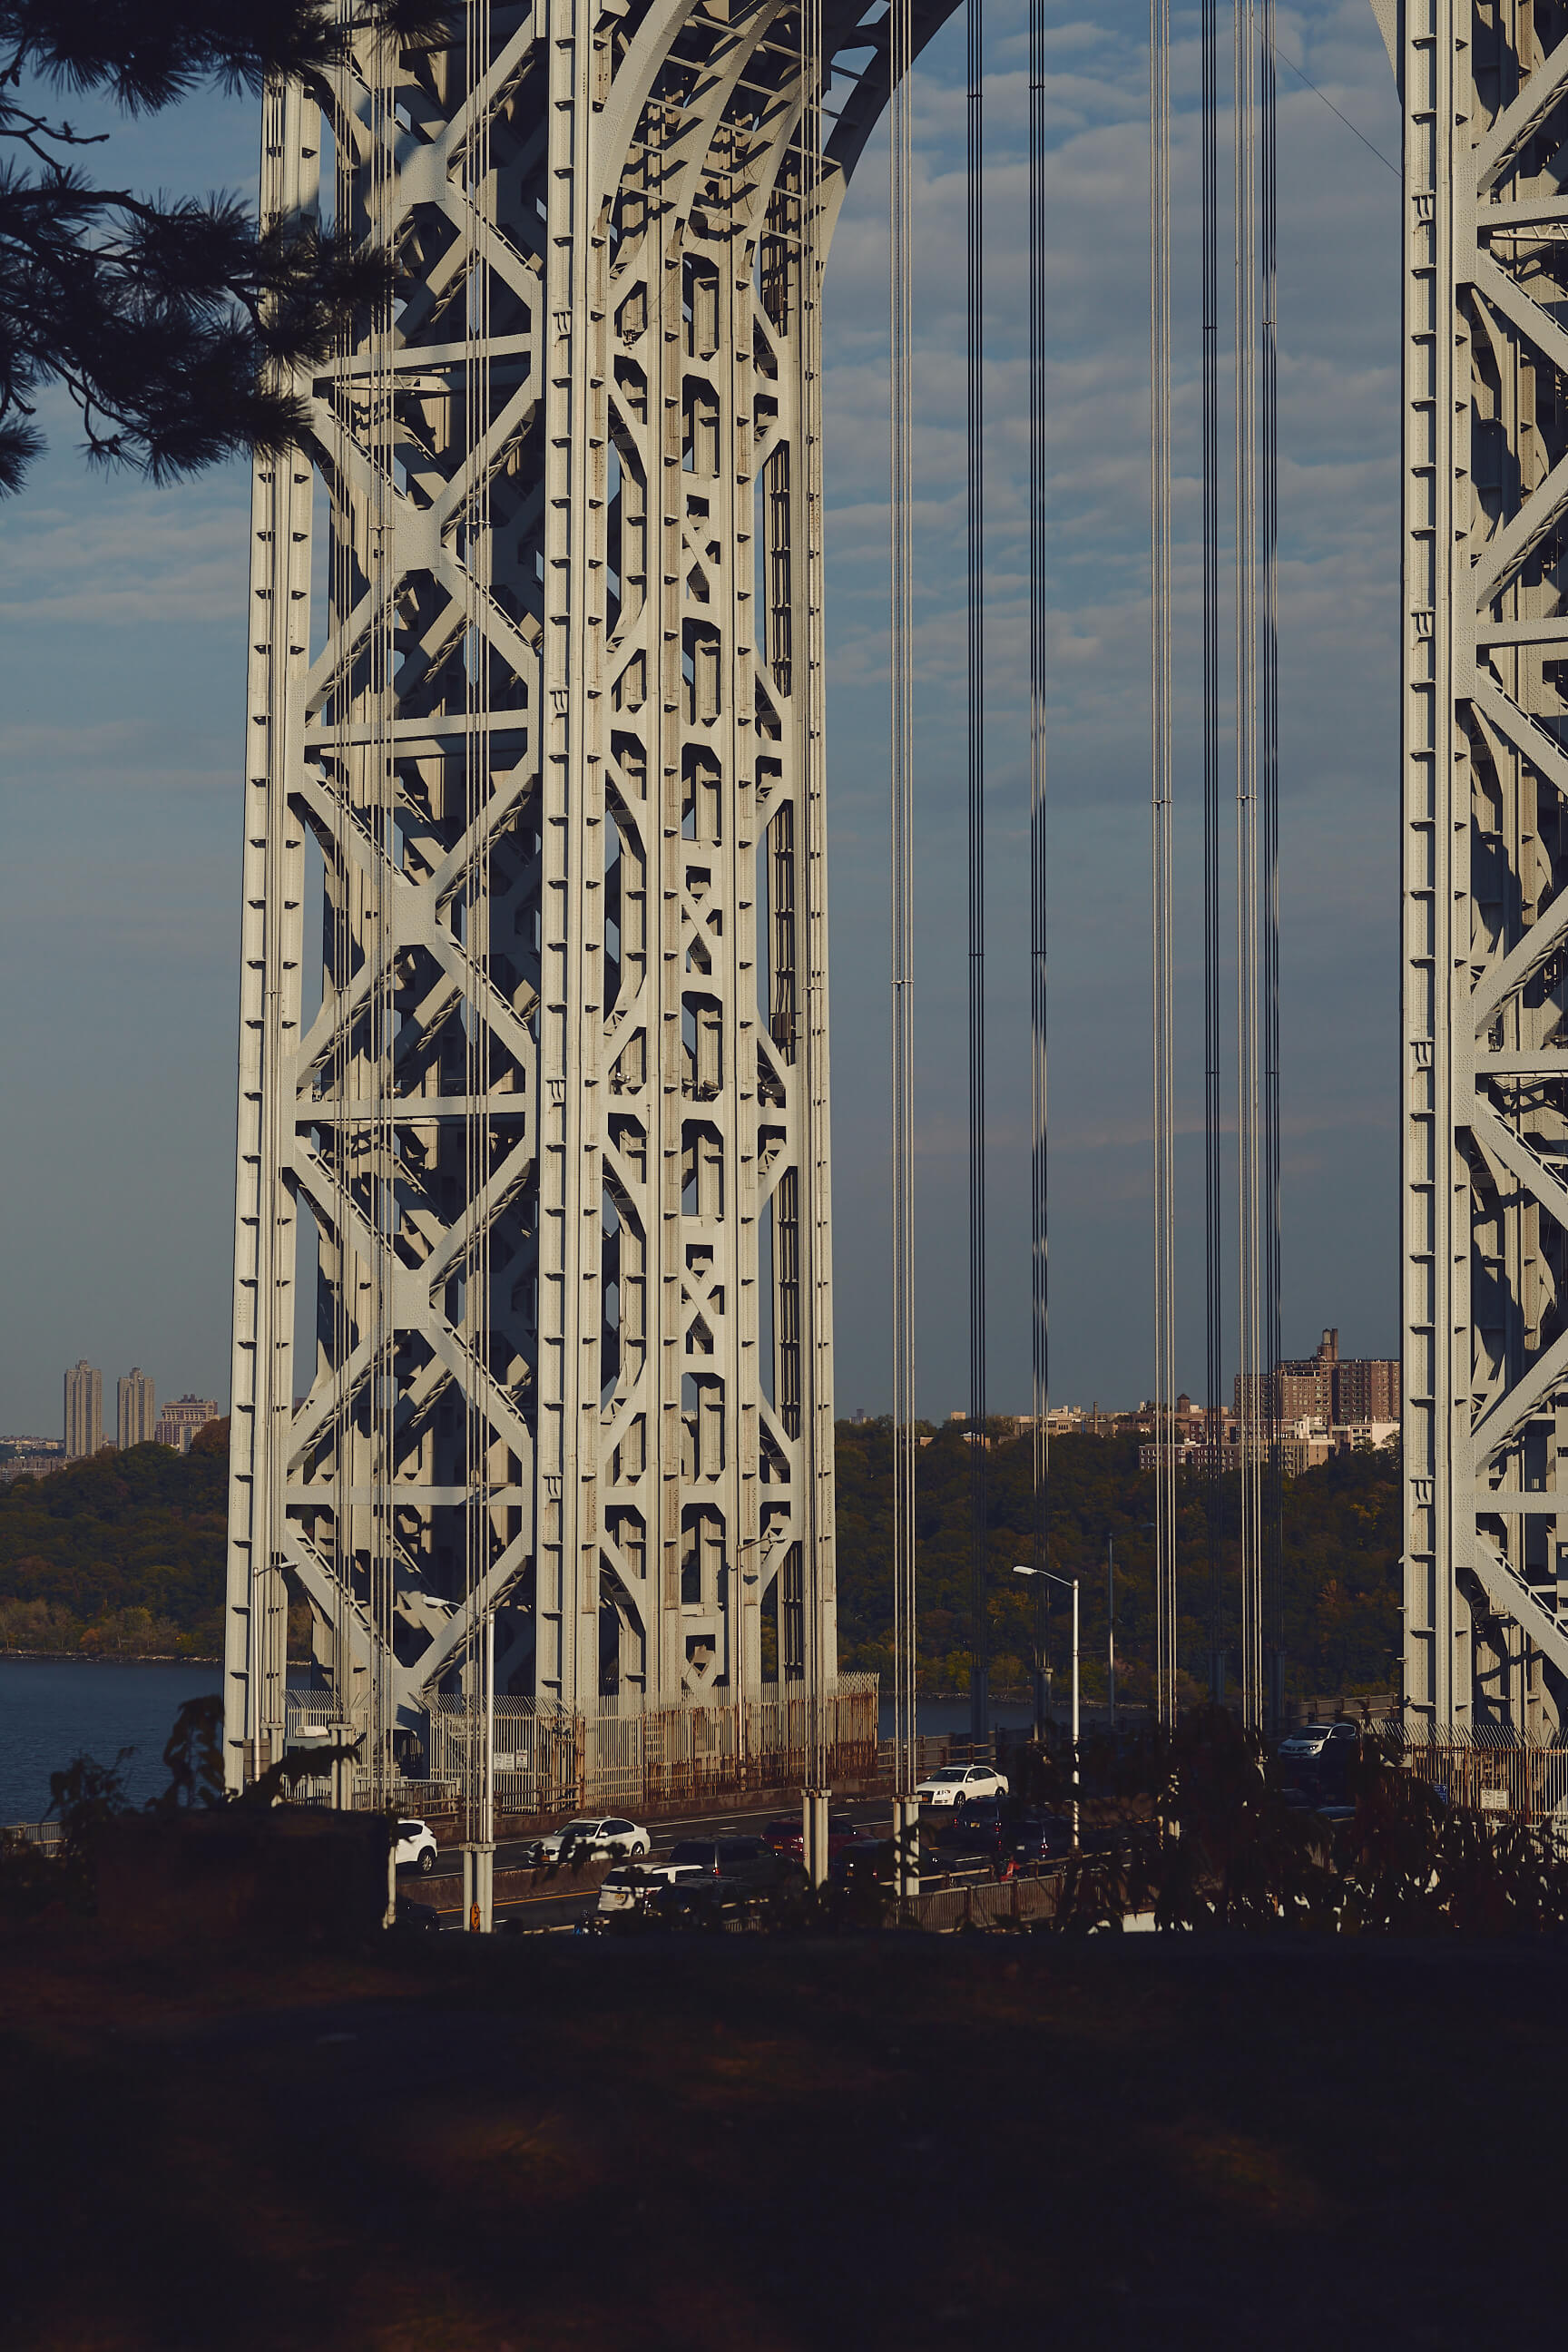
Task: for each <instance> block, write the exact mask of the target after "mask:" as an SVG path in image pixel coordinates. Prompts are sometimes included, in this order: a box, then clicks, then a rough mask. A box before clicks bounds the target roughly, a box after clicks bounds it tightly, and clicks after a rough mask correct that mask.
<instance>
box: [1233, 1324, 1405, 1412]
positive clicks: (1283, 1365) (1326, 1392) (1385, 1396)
mask: <svg viewBox="0 0 1568 2352" xmlns="http://www.w3.org/2000/svg"><path fill="white" fill-rule="evenodd" d="M1259 1377H1260V1383H1261V1381H1267V1379H1268V1375H1267V1373H1264V1374H1262V1375H1260V1376H1259ZM1276 1383H1277V1385H1276V1391H1275V1397H1276V1402H1275V1412H1276V1414H1277V1416H1278V1418H1279V1421H1281V1422H1283V1423H1292V1422H1300V1421H1305V1422H1314V1423H1317V1424H1318V1425H1319V1426H1320V1427H1321V1428H1323V1429H1334V1428H1341V1427H1346V1426H1349V1425H1351V1424H1352V1423H1364V1422H1396V1421H1397V1420H1398V1419H1399V1398H1400V1387H1399V1360H1398V1358H1397V1357H1396V1356H1342V1355H1341V1353H1340V1335H1339V1330H1338V1328H1337V1327H1336V1328H1331V1329H1329V1330H1327V1331H1325V1332H1324V1333H1323V1336H1322V1338H1321V1339H1320V1340H1319V1342H1318V1347H1317V1352H1316V1354H1314V1355H1310V1356H1298V1357H1294V1358H1286V1359H1284V1360H1282V1361H1281V1362H1280V1365H1279V1371H1278V1373H1277V1374H1276ZM1242 1388H1243V1381H1242V1375H1241V1374H1240V1373H1239V1372H1237V1375H1236V1409H1237V1412H1240V1411H1241V1401H1242ZM1262 1393H1263V1396H1264V1397H1265V1398H1267V1395H1268V1391H1267V1389H1266V1388H1265V1389H1263V1391H1262Z"/></svg>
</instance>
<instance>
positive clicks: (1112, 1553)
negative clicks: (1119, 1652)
mask: <svg viewBox="0 0 1568 2352" xmlns="http://www.w3.org/2000/svg"><path fill="white" fill-rule="evenodd" d="M1105 1627H1106V1635H1105V1637H1106V1641H1107V1643H1108V1644H1109V1649H1108V1657H1109V1662H1110V1728H1111V1731H1112V1732H1113V1733H1114V1731H1115V1729H1116V1538H1115V1537H1114V1536H1113V1535H1109V1534H1108V1535H1107V1537H1106V1538H1105Z"/></svg>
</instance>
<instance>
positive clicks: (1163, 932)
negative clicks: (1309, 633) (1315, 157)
mask: <svg viewBox="0 0 1568 2352" xmlns="http://www.w3.org/2000/svg"><path fill="white" fill-rule="evenodd" d="M1037 5H1038V0H1037ZM1149 263H1150V268H1149V383H1150V410H1149V425H1150V436H1149V437H1150V453H1149V455H1150V463H1149V485H1150V531H1149V537H1150V565H1149V571H1150V607H1149V610H1150V712H1151V718H1150V773H1151V803H1152V844H1151V847H1152V971H1153V1040H1152V1042H1153V1093H1154V1099H1153V1139H1154V1166H1153V1178H1154V1185H1153V1194H1154V1219H1153V1227H1154V1230H1153V1244H1154V1429H1153V1436H1154V1444H1155V1453H1154V1465H1155V1467H1154V1619H1155V1623H1154V1652H1155V1655H1154V1691H1155V1708H1156V1713H1157V1715H1158V1717H1159V1720H1160V1721H1161V1722H1162V1723H1166V1724H1169V1723H1172V1722H1173V1721H1174V1719H1175V1713H1176V1454H1175V1446H1176V1424H1175V1399H1176V1270H1175V1229H1176V1176H1175V1093H1174V1059H1175V1003H1174V997H1175V982H1174V956H1173V904H1172V806H1171V784H1172V765H1171V740H1172V739H1171V730H1172V701H1171V683H1172V677H1171V584H1172V583H1171V8H1170V0H1150V9H1149Z"/></svg>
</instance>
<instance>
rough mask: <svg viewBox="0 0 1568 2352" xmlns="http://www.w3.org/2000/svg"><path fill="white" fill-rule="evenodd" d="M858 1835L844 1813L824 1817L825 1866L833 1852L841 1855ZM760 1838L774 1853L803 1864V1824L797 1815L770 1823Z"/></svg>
mask: <svg viewBox="0 0 1568 2352" xmlns="http://www.w3.org/2000/svg"><path fill="white" fill-rule="evenodd" d="M859 1835H860V1824H859V1822H853V1821H851V1820H850V1818H849V1816H848V1814H847V1813H830V1814H829V1815H828V1817H827V1859H828V1861H829V1863H831V1862H832V1860H833V1857H834V1855H835V1854H836V1853H842V1851H843V1849H844V1848H845V1847H846V1846H847V1845H850V1844H852V1843H854V1841H855V1840H856V1839H857V1838H858V1836H859ZM763 1842H764V1843H765V1844H767V1845H770V1846H772V1848H773V1852H774V1853H776V1854H782V1855H784V1857H785V1858H786V1859H787V1860H788V1861H790V1862H804V1860H805V1823H804V1822H802V1820H801V1818H800V1815H799V1814H798V1813H795V1814H786V1815H785V1816H784V1819H783V1820H781V1821H776V1822H769V1823H768V1825H767V1827H766V1829H765V1830H764V1831H763Z"/></svg>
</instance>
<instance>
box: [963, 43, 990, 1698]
mask: <svg viewBox="0 0 1568 2352" xmlns="http://www.w3.org/2000/svg"><path fill="white" fill-rule="evenodd" d="M964 19H965V22H964V33H965V53H966V62H967V66H968V80H969V88H968V95H967V99H966V101H965V108H964V229H965V240H964V244H965V270H964V297H965V299H964V324H965V329H966V344H967V348H966V352H965V362H966V375H965V420H966V423H967V426H968V433H967V441H966V447H967V455H968V468H967V480H966V484H965V491H966V499H965V507H966V516H965V520H966V526H967V541H968V559H969V578H968V624H969V637H968V654H969V742H968V751H969V777H968V782H969V803H968V814H969V865H968V880H969V1430H970V1443H969V1570H970V1594H971V1608H970V1620H971V1652H970V1667H969V1731H970V1737H971V1738H972V1739H976V1740H979V1739H984V1738H986V1737H987V1735H988V1734H989V1732H990V1728H991V1706H990V1688H989V1685H990V1673H989V1659H988V1651H989V1646H990V1642H989V1626H988V1623H987V1612H988V1607H989V1598H990V1596H989V1592H988V1589H987V1588H988V1583H989V1578H988V1574H987V1560H986V1518H987V1478H986V1471H987V1461H986V1453H985V387H984V352H985V332H984V267H985V263H984V229H985V217H984V83H983V79H982V75H983V71H984V0H968V5H967V6H966V8H965V10H964Z"/></svg>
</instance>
